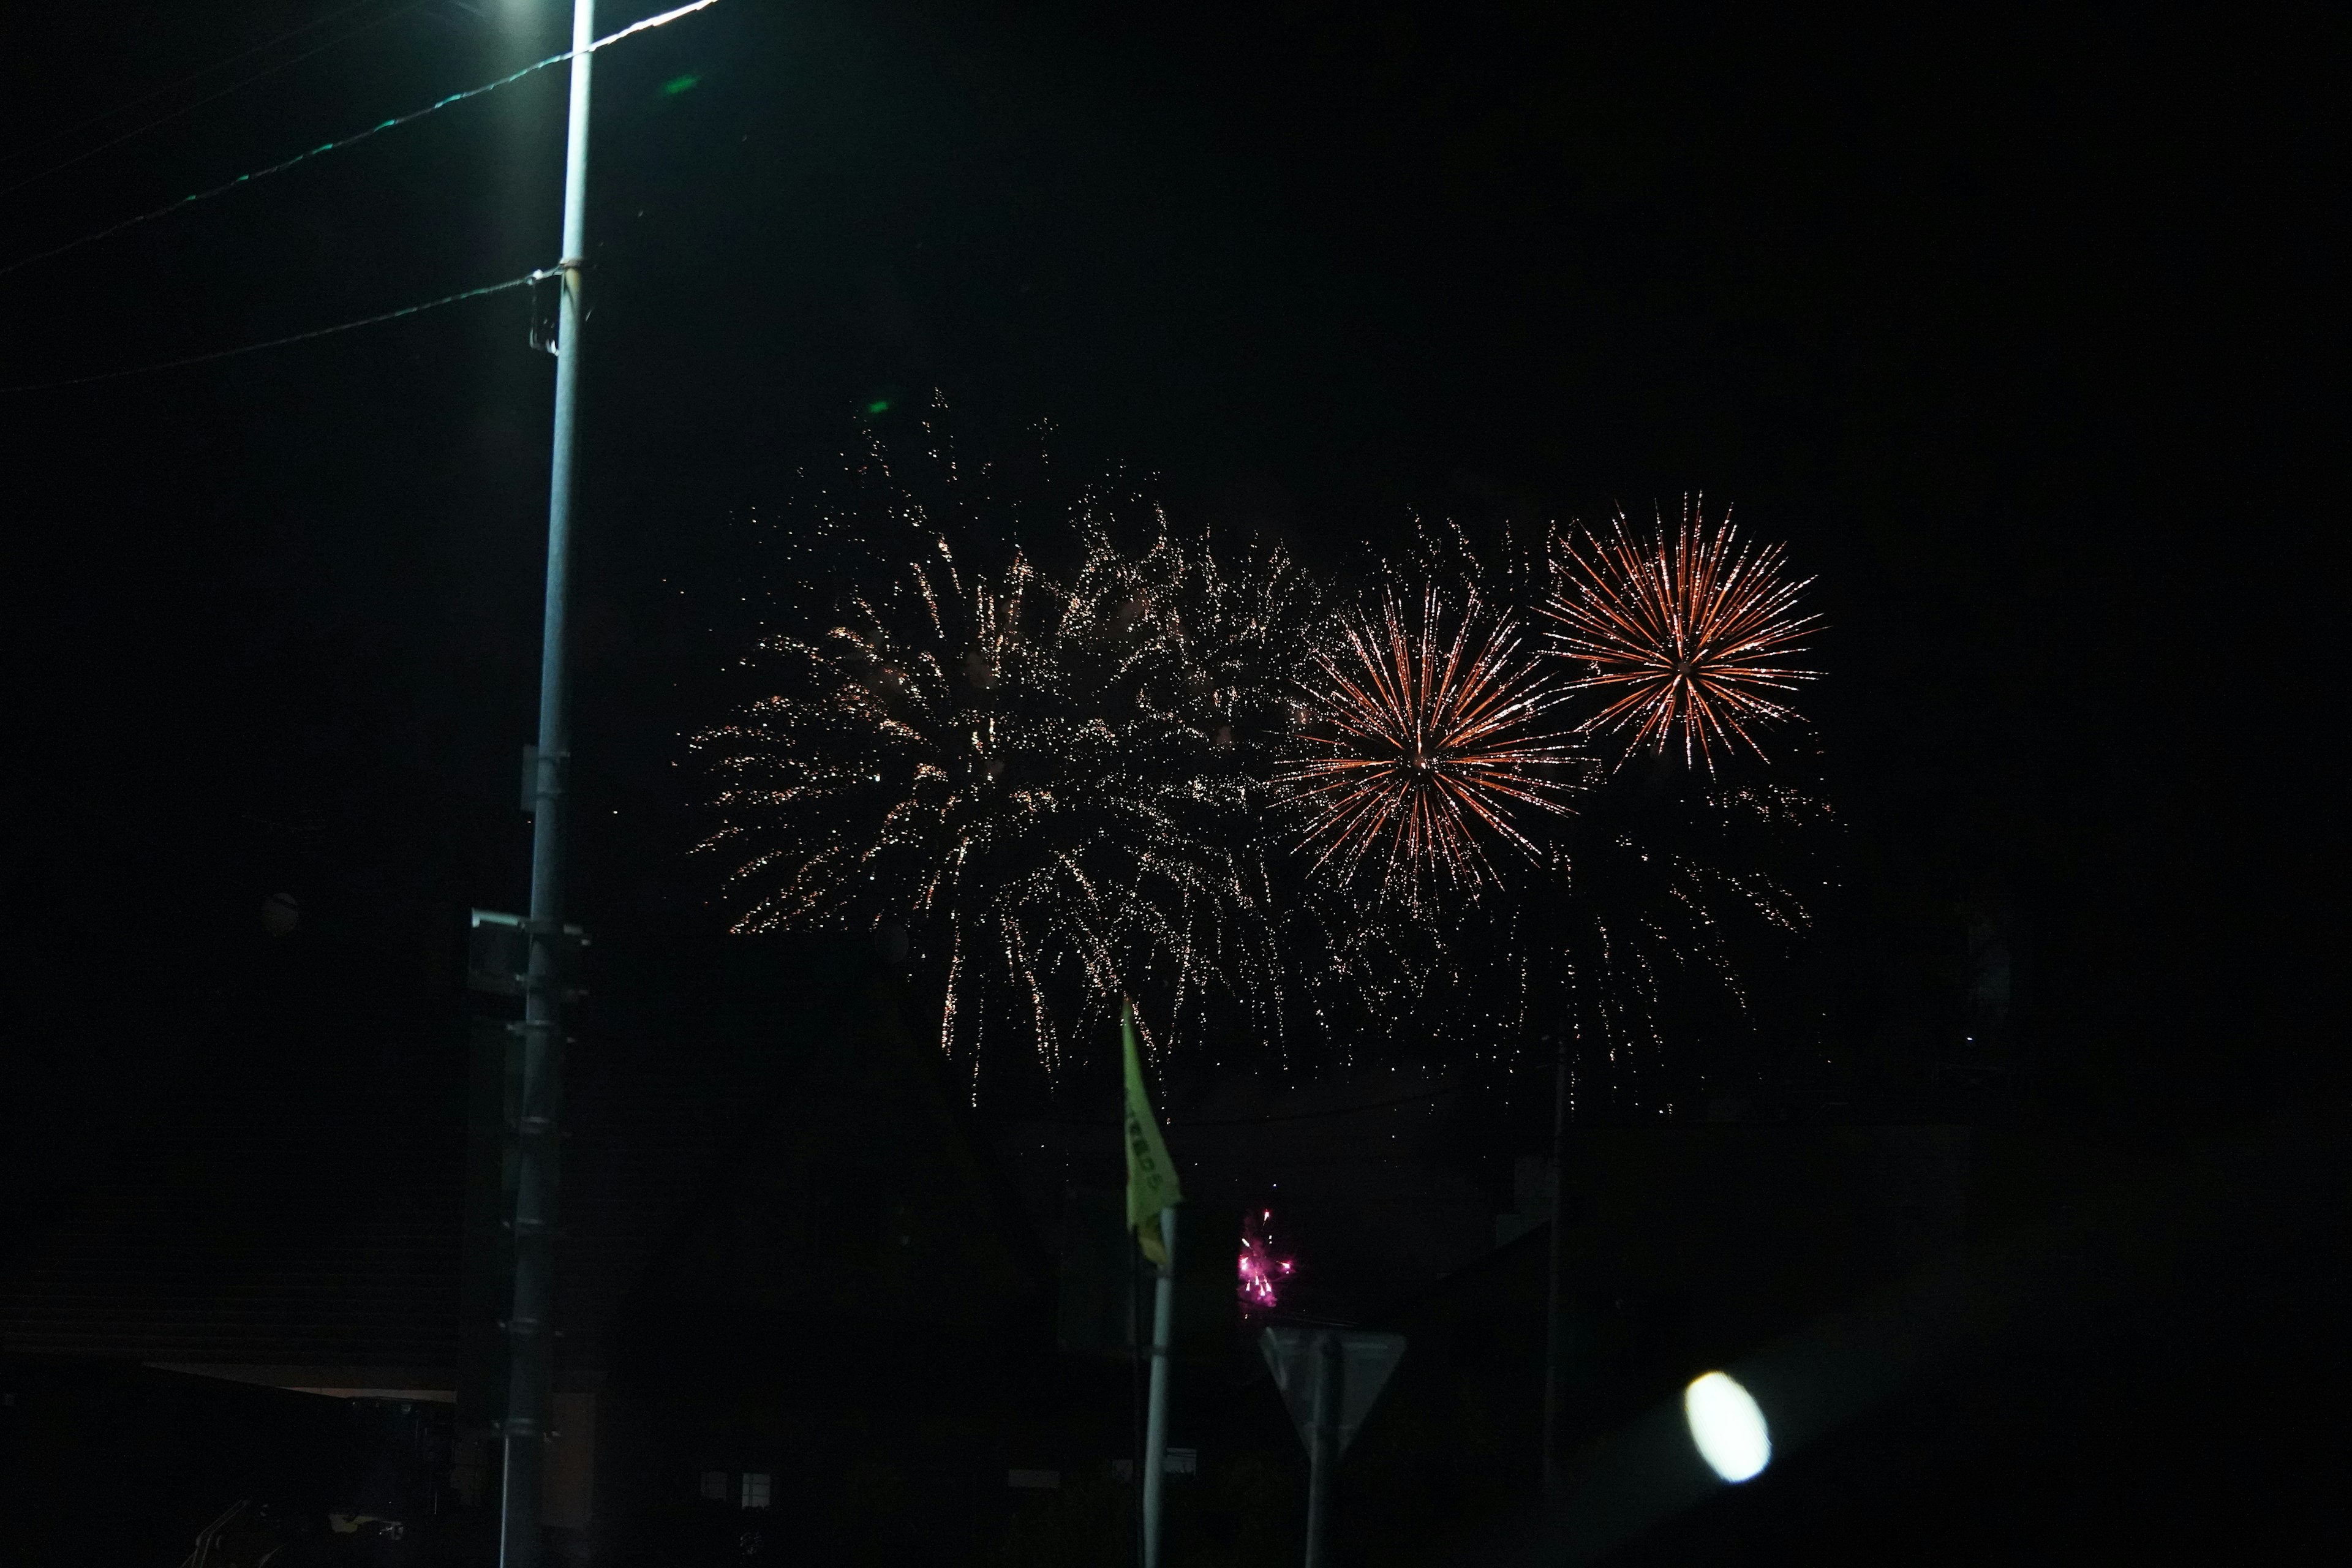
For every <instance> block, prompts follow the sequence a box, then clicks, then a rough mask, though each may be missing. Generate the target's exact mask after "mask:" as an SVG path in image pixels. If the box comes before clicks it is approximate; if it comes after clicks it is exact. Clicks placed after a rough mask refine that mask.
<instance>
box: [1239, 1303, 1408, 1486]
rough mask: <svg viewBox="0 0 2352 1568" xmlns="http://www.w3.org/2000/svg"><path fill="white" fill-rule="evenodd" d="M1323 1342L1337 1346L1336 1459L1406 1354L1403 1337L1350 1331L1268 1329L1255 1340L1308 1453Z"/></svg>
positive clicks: (1312, 1437) (1312, 1441)
mask: <svg viewBox="0 0 2352 1568" xmlns="http://www.w3.org/2000/svg"><path fill="white" fill-rule="evenodd" d="M1327 1339H1334V1340H1337V1341H1338V1342H1339V1357H1338V1364H1337V1366H1336V1367H1335V1368H1334V1369H1333V1370H1335V1371H1336V1372H1338V1373H1339V1387H1338V1388H1337V1389H1336V1390H1334V1391H1333V1392H1334V1393H1335V1394H1337V1395H1338V1397H1337V1398H1336V1399H1334V1400H1333V1401H1332V1404H1333V1405H1334V1407H1335V1409H1336V1412H1337V1414H1338V1416H1339V1420H1338V1423H1337V1426H1338V1428H1339V1430H1338V1433H1337V1436H1338V1439H1339V1440H1338V1443H1337V1446H1336V1447H1335V1448H1334V1451H1333V1457H1334V1458H1337V1457H1338V1456H1339V1455H1340V1454H1344V1453H1346V1452H1347V1451H1348V1445H1349V1443H1350V1442H1352V1441H1354V1440H1355V1436H1356V1429H1357V1428H1358V1427H1360V1426H1362V1425H1363V1424H1364V1417H1365V1416H1366V1415H1370V1414H1371V1409H1372V1403H1373V1401H1375V1400H1377V1399H1379V1398H1380V1396H1381V1389H1383V1388H1386V1387H1387V1386H1388V1382H1389V1373H1391V1372H1393V1371H1395V1370H1396V1363H1397V1362H1398V1360H1399V1359H1400V1358H1402V1356H1403V1354H1404V1336H1403V1335H1402V1334H1373V1333H1361V1332H1359V1331H1355V1330H1352V1329H1344V1330H1343V1329H1268V1330H1266V1331H1265V1333H1263V1334H1261V1335H1260V1336H1259V1337H1258V1349H1259V1350H1261V1351H1262V1352H1265V1364H1266V1365H1267V1367H1269V1368H1270V1369H1272V1371H1273V1373H1274V1385H1275V1386H1276V1388H1279V1389H1281V1390H1282V1402H1283V1403H1284V1404H1285V1405H1288V1406H1289V1407H1290V1419H1291V1420H1292V1421H1293V1422H1295V1423H1296V1424H1297V1427H1298V1440H1299V1441H1300V1442H1302V1443H1304V1444H1306V1445H1307V1452H1309V1453H1312V1452H1314V1450H1315V1376H1316V1371H1317V1365H1318V1362H1319V1361H1320V1360H1321V1356H1322V1352H1321V1342H1323V1341H1325V1340H1327Z"/></svg>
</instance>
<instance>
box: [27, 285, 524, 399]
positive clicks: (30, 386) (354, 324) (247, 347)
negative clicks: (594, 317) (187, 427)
mask: <svg viewBox="0 0 2352 1568" xmlns="http://www.w3.org/2000/svg"><path fill="white" fill-rule="evenodd" d="M561 273H562V268H554V267H542V268H540V269H539V270H538V271H536V272H526V273H524V274H523V275H522V276H521V277H520V278H509V279H507V280H506V281H505V282H503V283H485V284H483V285H482V286H481V287H480V288H478V289H466V290H464V291H463V292H461V293H457V294H444V295H443V296H442V297H441V298H440V299H438V300H425V302H424V303H423V304H421V305H404V306H403V307H401V308H400V309H399V310H386V311H384V312H383V314H382V315H378V316H362V317H361V318H360V319H359V320H358V321H343V322H340V323H338V324H337V325H335V326H331V327H313V328H311V329H310V331H307V332H295V333H292V334H290V335H289V336H287V337H282V338H271V339H270V340H268V342H258V343H246V344H243V345H241V346H240V347H237V348H233V349H215V350H213V351H212V352H211V353H201V354H189V355H187V356H185V357H184V358H182V359H167V360H159V361H157V362H156V363H153V364H134V365H132V366H131V367H130V368H129V369H127V370H105V371H100V372H99V373H98V374H96V375H75V376H68V377H66V378H65V379H64V380H61V381H32V382H24V383H20V384H17V385H15V386H0V393H10V392H52V391H55V390H57V389H58V388H59V387H66V386H88V385H89V384H91V383H93V382H100V381H120V380H121V379H122V378H123V377H124V376H126V375H145V374H149V373H150V372H152V371H159V370H177V369H179V368H180V367H181V366H182V365H188V364H203V363H206V362H207V361H211V360H216V359H235V358H236V357H237V356H238V355H239V354H257V353H260V352H261V351H262V350H264V349H282V348H284V347H285V346H286V345H287V344H289V343H306V342H310V340H311V339H312V338H331V337H333V336H334V335H335V334H336V333H337V332H349V331H357V330H358V329H359V328H361V327H373V326H374V325H376V324H377V323H378V322H380V321H398V320H400V318H401V317H403V316H418V315H422V314H424V313H425V311H427V310H439V309H440V308H441V307H442V306H444V305H455V304H457V302H458V301H459V300H478V299H480V298H481V297H482V296H483V295H485V294H503V293H505V292H506V291H507V290H508V289H520V288H521V287H523V286H524V285H525V284H527V283H536V282H538V281H539V280H540V279H542V278H554V277H558V276H560V275H561Z"/></svg>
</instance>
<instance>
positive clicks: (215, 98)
mask: <svg viewBox="0 0 2352 1568" xmlns="http://www.w3.org/2000/svg"><path fill="white" fill-rule="evenodd" d="M424 3H425V0H410V4H408V5H402V6H400V7H398V8H396V9H394V10H391V11H386V12H385V13H384V14H383V16H377V17H374V18H373V19H372V20H370V21H365V22H362V23H361V24H360V25H359V26H356V27H353V28H352V30H351V31H350V32H348V33H345V34H343V35H342V36H341V37H335V38H330V39H328V40H327V41H326V42H325V43H323V44H319V45H316V46H315V47H310V48H307V49H304V50H303V51H302V52H301V53H300V54H299V55H296V56H294V57H293V58H290V59H283V60H280V61H278V63H277V64H276V65H274V66H267V67H264V68H262V69H260V70H257V71H256V72H254V73H253V74H252V75H251V76H248V77H240V78H239V79H236V81H233V82H231V83H229V84H228V85H227V86H226V87H225V88H222V89H220V90H219V91H218V92H212V93H207V94H205V96H204V97H202V98H200V99H198V100H195V101H194V103H184V104H182V105H181V106H180V107H179V108H177V109H174V110H172V111H171V112H170V113H168V114H159V115H157V116H156V117H155V118H154V119H152V120H150V121H147V122H146V123H145V124H143V125H134V126H132V127H131V129H130V130H128V131H126V132H123V133H122V134H121V135H120V136H117V137H115V138H113V139H112V140H111V141H107V142H100V143H99V144H98V145H97V146H95V147H91V148H88V149H85V150H84V151H82V152H79V153H75V154H74V155H73V156H72V157H70V158H68V159H67V160H65V162H63V163H52V164H50V165H49V166H48V167H47V168H46V169H43V170H42V171H41V172H40V173H38V174H27V175H26V176H25V177H24V178H23V179H21V180H18V181H17V182H16V184H13V185H6V186H0V196H7V195H15V194H16V192H18V191H21V190H23V189H24V188H25V187H26V185H31V184H39V183H40V182H41V181H43V180H46V179H47V178H48V177H49V176H50V175H51V174H57V173H58V172H59V171H61V170H65V169H70V168H72V167H73V166H74V165H75V164H77V163H80V162H82V161H83V160H84V159H87V158H95V157H97V156H98V155H99V154H100V153H103V152H105V151H106V150H107V149H108V148H110V147H120V146H121V145H122V144H123V143H124V142H129V141H131V140H133V139H134V138H136V137H140V136H144V135H145V134H147V132H150V131H152V130H154V129H155V127H157V126H158V125H169V124H170V123H171V122H172V121H174V120H177V119H179V118H180V116H182V115H184V114H193V113H194V112H195V111H196V110H199V109H202V108H203V107H204V106H205V104H207V103H217V102H219V101H220V100H222V99H224V98H226V97H228V96H229V95H230V94H231V93H234V92H241V91H243V90H244V89H247V88H248V87H251V86H252V85H253V84H254V83H255V82H257V81H259V80H261V79H263V78H265V77H272V76H276V75H277V74H278V72H279V71H282V70H284V69H286V68H288V67H289V66H299V65H300V64H301V63H302V62H303V61H304V60H307V59H309V58H310V57H311V56H312V55H322V54H325V53H326V52H327V51H328V50H329V49H331V48H334V47H336V46H338V45H341V44H348V43H350V42H351V41H352V39H353V38H356V37H359V36H360V35H361V34H362V33H364V32H366V31H368V30H369V29H370V28H372V27H375V26H380V25H381V24H383V23H385V22H389V21H391V20H392V19H393V18H394V17H395V16H406V15H408V13H410V12H411V11H414V10H415V9H416V8H417V6H419V5H423V4H424ZM354 9H356V7H354ZM340 14H341V13H338V15H340ZM289 36H290V35H289ZM264 47H267V46H264ZM251 52H253V51H251V50H248V51H247V53H251ZM238 58H240V59H241V58H244V57H243V56H239V57H238ZM204 74H205V73H204V72H201V71H200V72H198V73H197V75H199V76H201V75H204ZM188 80H191V81H193V80H194V77H191V78H188ZM165 90H169V89H165ZM149 96H150V97H152V96H153V94H152V93H151V94H149ZM99 118H100V119H104V118H105V116H104V115H100V117H99ZM82 123H83V124H85V125H87V124H89V123H90V121H82Z"/></svg>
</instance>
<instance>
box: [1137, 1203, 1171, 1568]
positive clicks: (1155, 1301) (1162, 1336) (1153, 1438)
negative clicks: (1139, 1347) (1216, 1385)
mask: <svg viewBox="0 0 2352 1568" xmlns="http://www.w3.org/2000/svg"><path fill="white" fill-rule="evenodd" d="M1160 1249H1161V1250H1162V1251H1163V1252H1165V1253H1166V1254H1167V1256H1168V1261H1167V1262H1166V1263H1164V1264H1162V1265H1161V1266H1160V1271H1159V1278H1158V1279H1155V1280H1154V1281H1153V1282H1152V1287H1151V1405H1150V1415H1147V1416H1146V1417H1145V1418H1144V1428H1143V1568H1160V1493H1161V1491H1162V1489H1164V1488H1165V1487H1166V1486H1167V1482H1168V1355H1169V1333H1170V1330H1171V1320H1172V1319H1173V1318H1174V1316H1175V1311H1176V1209H1175V1206H1174V1205H1170V1206H1169V1207H1167V1208H1164V1209H1161V1210H1160Z"/></svg>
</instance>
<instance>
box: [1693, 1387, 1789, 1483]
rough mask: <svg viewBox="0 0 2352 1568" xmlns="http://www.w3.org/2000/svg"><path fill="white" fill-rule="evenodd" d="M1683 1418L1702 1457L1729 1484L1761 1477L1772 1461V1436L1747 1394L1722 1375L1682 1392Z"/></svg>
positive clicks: (1759, 1411) (1762, 1416)
mask: <svg viewBox="0 0 2352 1568" xmlns="http://www.w3.org/2000/svg"><path fill="white" fill-rule="evenodd" d="M1683 1415H1684V1416H1685V1418H1686V1419H1687V1420H1688V1421H1689V1422H1690V1434H1691V1441H1692V1442H1693V1443H1694V1444H1696V1446H1697V1447H1698V1453H1699V1458H1702V1459H1705V1460H1706V1462H1707V1466H1708V1468H1711V1469H1713V1470H1714V1471H1715V1473H1716V1474H1717V1475H1718V1476H1721V1477H1722V1478H1723V1479H1725V1480H1727V1481H1744V1480H1748V1479H1751V1478H1752V1477H1755V1476H1757V1475H1760V1474H1761V1473H1762V1472H1763V1469H1764V1467H1765V1466H1767V1465H1769V1464H1770V1463H1771V1462H1772V1434H1771V1433H1770V1431H1769V1430H1768V1429H1767V1428H1766V1426H1765V1425H1764V1412H1763V1411H1761V1410H1759V1409H1758V1408H1757V1407H1756V1401H1755V1400H1754V1399H1753V1398H1752V1397H1750V1396H1749V1394H1748V1391H1747V1390H1746V1389H1744V1388H1742V1387H1740V1386H1739V1384H1737V1383H1735V1382H1733V1381H1732V1380H1731V1379H1730V1378H1728V1377H1727V1376H1725V1375H1724V1374H1723V1373H1719V1372H1710V1373H1707V1374H1706V1376H1704V1377H1701V1378H1696V1379H1694V1380H1693V1381H1692V1383H1691V1385H1690V1386H1689V1387H1688V1388H1686V1389H1685V1390H1684V1391H1683Z"/></svg>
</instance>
